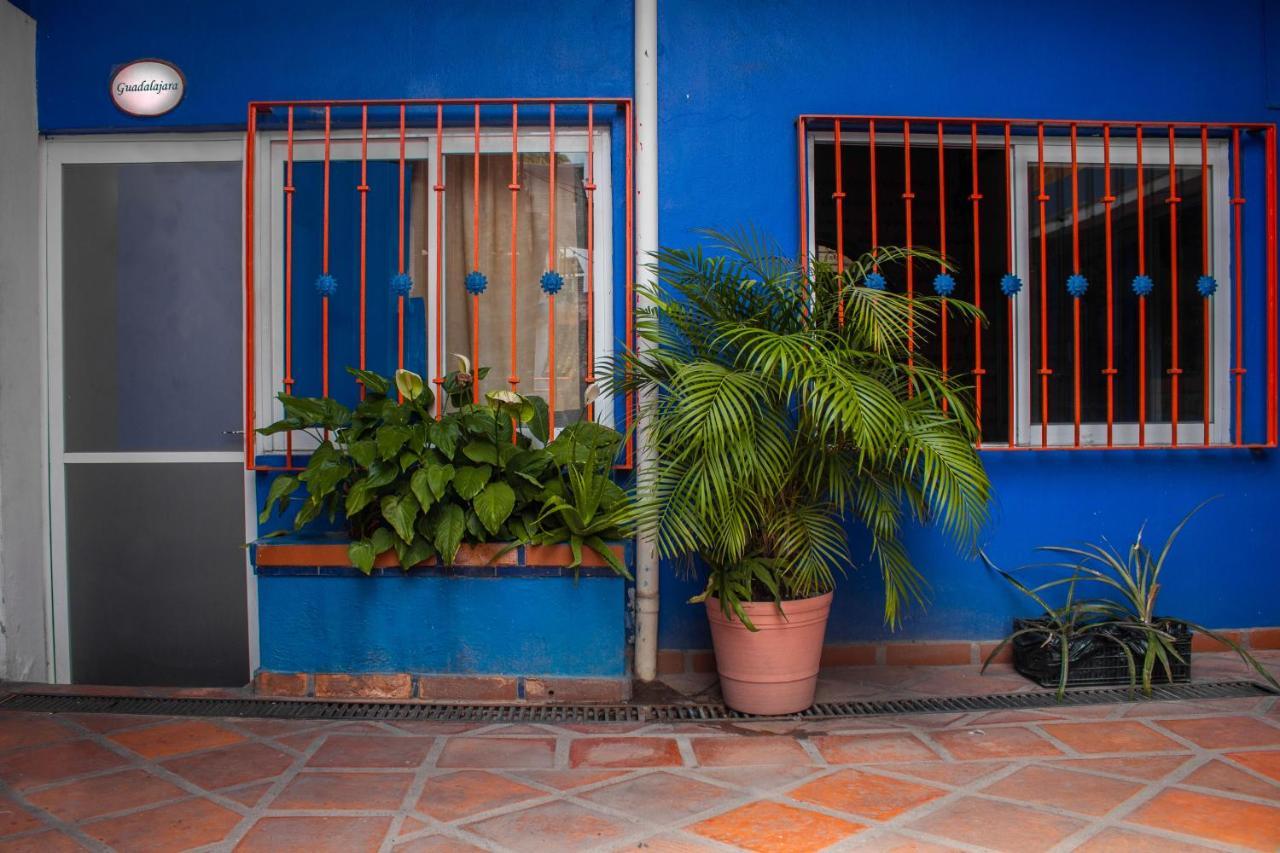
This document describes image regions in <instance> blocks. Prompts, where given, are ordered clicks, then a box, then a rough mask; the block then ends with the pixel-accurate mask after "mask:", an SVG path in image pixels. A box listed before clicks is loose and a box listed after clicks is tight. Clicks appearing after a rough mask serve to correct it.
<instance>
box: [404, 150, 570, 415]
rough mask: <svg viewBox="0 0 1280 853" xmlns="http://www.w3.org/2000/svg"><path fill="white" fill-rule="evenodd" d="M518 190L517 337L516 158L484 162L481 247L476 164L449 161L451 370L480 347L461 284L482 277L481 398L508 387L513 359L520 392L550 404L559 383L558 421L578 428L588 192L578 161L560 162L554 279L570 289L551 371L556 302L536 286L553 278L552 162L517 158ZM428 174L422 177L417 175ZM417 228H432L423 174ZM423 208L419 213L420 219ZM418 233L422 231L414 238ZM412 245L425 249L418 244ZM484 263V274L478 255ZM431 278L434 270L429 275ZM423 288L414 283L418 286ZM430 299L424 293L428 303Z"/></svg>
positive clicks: (422, 259)
mask: <svg viewBox="0 0 1280 853" xmlns="http://www.w3.org/2000/svg"><path fill="white" fill-rule="evenodd" d="M517 162H518V175H519V181H518V182H519V184H520V186H521V189H520V191H519V192H518V193H516V194H515V195H516V241H515V256H516V283H515V303H514V304H515V308H514V311H515V324H514V336H513V333H512V332H513V327H512V322H511V317H512V299H511V286H512V282H511V251H512V242H511V216H512V210H511V196H512V193H511V190H510V189H509V184H510V183H511V155H510V154H485V155H481V157H480V170H479V171H480V180H479V229H478V230H479V242H478V249H479V251H478V253H477V252H476V249H477V242H476V239H475V233H474V224H473V218H472V217H473V212H474V211H475V209H476V208H475V205H476V191H475V183H474V172H473V169H474V160H473V158H472V156H471V155H451V156H447V157H446V158H445V187H446V189H445V201H444V210H445V221H444V231H445V233H444V303H445V309H444V313H445V324H444V337H445V341H444V344H445V352H446V354H447V357H448V359H449V360H448V362H447V364H446V366H445V367H446V369H448V370H453V369H456V368H455V366H454V360H453V358H452V354H453V353H463V354H465V355H466V356H467V357H468V358H470V357H471V355H472V352H473V343H474V342H475V341H476V340H477V338H476V337H475V332H476V329H477V324H476V320H477V314H476V313H475V312H476V306H475V305H474V301H473V300H472V299H471V296H470V294H468V293H467V291H466V287H465V284H464V280H465V278H466V275H467V273H468V272H470V271H471V270H472V269H476V268H478V269H479V270H480V271H481V272H483V273H484V274H485V276H486V277H487V278H488V288H487V289H486V290H485V292H484V294H482V295H481V296H480V299H479V306H478V307H479V314H478V320H479V322H478V332H479V337H478V342H479V354H480V360H479V364H480V365H482V366H487V367H489V368H491V370H490V373H489V377H488V379H486V380H485V381H484V382H483V383H482V385H481V389H482V391H489V390H494V389H503V388H510V387H511V385H510V384H509V381H508V380H509V377H510V376H511V375H512V354H513V350H514V355H515V366H514V369H515V376H517V377H518V378H519V384H518V385H517V386H516V388H517V390H518V391H520V392H522V393H525V394H536V395H538V396H541V397H544V398H549V397H550V393H549V392H550V387H551V382H552V376H553V375H554V381H555V389H556V391H555V397H556V421H557V424H558V425H563V424H565V423H568V422H570V421H572V420H574V419H575V418H576V417H577V415H578V411H579V409H580V408H581V405H582V404H581V400H582V391H583V383H582V377H583V376H584V375H585V374H586V359H587V358H588V357H589V356H588V353H587V352H586V245H587V228H586V225H587V216H586V193H585V190H584V189H583V186H582V184H583V162H582V159H581V156H577V157H576V162H575V155H568V156H565V155H561V156H559V157H558V158H557V163H556V251H555V266H556V270H557V271H558V272H559V273H560V275H561V276H562V277H563V278H564V287H563V289H562V290H561V291H560V292H559V293H558V294H557V295H556V299H555V362H556V363H555V369H554V371H553V370H552V369H551V365H550V363H549V359H550V349H551V347H550V344H551V334H550V327H549V322H550V314H551V311H550V309H551V301H550V300H549V299H548V298H547V295H546V294H545V293H543V291H542V288H541V286H540V279H541V277H542V274H543V273H544V272H545V271H546V270H547V260H548V242H547V241H548V225H549V223H550V210H549V200H550V199H549V183H548V178H549V172H550V169H549V167H548V162H549V161H548V155H546V154H523V155H520V157H519V159H518V161H517ZM421 171H423V172H425V170H421ZM414 178H415V181H414V193H413V199H414V210H413V217H414V221H415V222H426V221H427V220H426V215H425V214H426V210H425V205H426V204H434V192H432V191H431V189H430V187H429V186H427V184H426V180H425V175H418V174H415V176H414ZM420 206H422V207H423V209H422V210H421V212H420V210H419V208H420ZM415 230H418V229H415ZM415 239H416V240H420V237H419V236H418V235H415ZM424 250H425V245H424V246H422V247H416V250H415V252H414V258H415V260H416V261H417V262H418V264H417V265H416V266H417V268H415V270H414V281H415V283H417V282H425V281H427V280H428V278H427V257H426V252H425V251H424ZM477 254H478V256H479V264H478V267H477V265H476V255H477ZM431 272H432V273H434V270H432V271H431ZM416 286H417V284H415V287H416ZM420 295H425V289H424V294H420ZM434 307H435V306H434V305H429V306H428V311H427V316H428V323H427V324H428V329H427V341H428V347H429V348H430V349H431V351H432V352H434V348H435V319H434V311H433V309H434Z"/></svg>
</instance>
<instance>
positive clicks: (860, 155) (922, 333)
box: [813, 142, 1009, 442]
mask: <svg viewBox="0 0 1280 853" xmlns="http://www.w3.org/2000/svg"><path fill="white" fill-rule="evenodd" d="M842 147H843V148H844V151H843V152H842V156H843V163H842V168H843V183H844V192H845V194H846V198H845V201H844V254H845V256H846V257H850V258H852V257H857V256H858V255H860V254H862V253H864V252H867V251H870V250H871V202H870V199H871V168H870V167H871V160H870V149H869V147H868V146H867V144H866V143H860V144H859V143H852V144H850V143H845V144H844V145H843V146H842ZM834 151H835V146H834V145H833V144H832V143H829V142H825V143H824V142H818V143H816V144H815V146H814V154H813V177H814V193H813V198H814V201H813V228H814V235H815V245H816V247H817V252H818V255H819V256H821V257H830V258H834V257H835V254H836V203H835V200H834V199H833V198H832V193H834V192H835V159H834ZM977 160H978V163H977V166H978V192H979V193H980V194H981V195H982V196H983V200H982V201H981V202H980V203H979V204H978V206H977V216H978V221H977V227H978V230H979V234H980V240H979V244H980V246H981V250H980V253H979V256H978V257H977V258H976V259H975V257H974V205H973V202H972V200H971V199H970V194H971V193H972V190H973V160H972V154H971V151H970V148H969V146H968V145H967V144H965V145H959V144H957V145H954V146H951V145H948V146H947V147H945V148H944V151H943V174H944V176H945V179H946V180H945V184H946V193H945V199H944V205H943V207H944V208H945V211H946V222H947V234H946V254H947V258H948V260H949V267H950V269H949V271H950V273H951V275H952V276H953V277H954V278H955V280H956V290H955V293H954V296H955V297H956V298H959V299H964V300H967V301H969V302H977V301H980V302H981V305H982V309H983V311H984V312H985V313H986V316H987V325H986V326H984V327H982V329H981V331H980V334H981V339H982V368H983V370H984V371H986V373H985V375H984V376H983V382H982V400H981V402H982V435H983V440H984V441H988V442H1004V441H1007V440H1008V436H1009V349H1008V337H1007V331H1006V330H1007V324H1008V312H1009V300H1008V298H1007V297H1005V296H1004V295H1003V294H1002V293H1001V292H1000V278H1001V277H1002V276H1003V275H1004V274H1005V272H1007V271H1008V270H1007V262H1006V246H1005V198H1006V197H1005V186H1006V184H1005V171H1004V150H1003V148H998V149H992V148H986V147H982V148H979V149H978V156H977ZM904 166H905V161H904V158H903V147H902V145H901V144H893V143H888V142H877V144H876V176H875V182H876V238H877V242H879V244H880V245H881V246H904V245H906V240H907V229H906V226H907V217H906V202H905V200H904V199H903V193H904V191H905V178H906V175H905V168H904ZM911 190H912V192H913V193H914V195H915V198H914V200H913V202H912V211H911V225H912V245H914V246H916V247H927V248H930V249H934V250H940V249H941V248H942V244H943V241H942V228H941V216H940V211H939V204H938V200H939V187H938V153H937V149H936V148H935V147H931V146H921V145H912V151H911ZM975 269H977V270H978V272H979V273H980V277H979V278H980V280H979V284H978V290H980V291H981V292H980V299H979V298H978V296H977V295H975V287H974V271H975ZM938 272H939V269H938V265H937V264H935V263H931V262H925V261H916V262H915V263H914V264H913V279H914V289H915V292H916V293H928V294H932V293H933V280H934V277H935V276H936V275H937V274H938ZM884 273H885V277H886V278H887V279H888V282H889V287H890V289H892V290H895V291H898V292H905V291H906V270H905V268H903V267H901V266H895V267H893V268H891V269H886V270H884ZM938 332H939V330H938V329H936V328H932V329H931V328H924V327H919V328H918V329H917V334H918V342H917V347H918V351H919V352H920V354H921V356H922V357H923V358H926V359H928V360H929V361H930V362H932V363H933V364H935V365H939V366H940V365H941V363H942V341H941V338H940V336H939V334H938ZM975 353H976V347H975V329H974V324H973V323H971V322H964V323H961V322H960V321H959V320H953V321H951V322H949V323H948V329H947V361H948V368H949V372H950V373H951V374H952V375H955V376H960V377H961V378H962V379H963V380H964V381H966V382H967V383H969V384H970V385H971V386H973V385H975V384H976V383H975V381H974V380H975V378H976V376H975V374H974V372H973V371H974V367H975Z"/></svg>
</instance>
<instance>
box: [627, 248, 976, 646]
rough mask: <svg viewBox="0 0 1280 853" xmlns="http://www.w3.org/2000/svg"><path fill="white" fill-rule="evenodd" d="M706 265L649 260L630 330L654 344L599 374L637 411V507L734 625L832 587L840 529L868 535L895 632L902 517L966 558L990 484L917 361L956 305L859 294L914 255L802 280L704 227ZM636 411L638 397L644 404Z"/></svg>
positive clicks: (958, 403)
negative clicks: (651, 474) (709, 248)
mask: <svg viewBox="0 0 1280 853" xmlns="http://www.w3.org/2000/svg"><path fill="white" fill-rule="evenodd" d="M705 233H706V235H707V236H708V237H709V238H710V240H711V241H712V243H713V244H715V245H714V247H713V248H714V253H712V254H704V252H703V250H702V249H701V248H692V249H663V250H660V251H659V252H658V253H657V254H656V257H655V261H654V263H653V264H652V269H653V270H654V271H655V273H656V277H657V279H658V282H657V284H656V285H654V286H652V287H649V288H648V289H647V296H648V297H649V298H650V299H652V300H653V306H654V307H653V308H652V309H648V310H644V311H641V312H640V316H639V317H638V323H637V332H638V334H639V335H640V337H641V338H642V339H643V340H645V341H648V342H650V343H652V344H653V346H652V347H650V348H647V349H645V350H643V351H629V352H627V353H626V354H625V355H624V356H623V357H622V358H621V359H620V361H619V362H618V363H617V364H616V365H615V370H614V375H615V376H616V377H617V382H618V384H619V386H620V388H621V389H622V390H630V391H636V392H639V391H645V390H652V391H656V393H655V394H652V395H646V396H647V397H649V398H651V401H650V402H647V403H645V404H644V405H642V407H641V412H640V417H641V418H642V419H643V421H644V422H646V423H647V425H648V427H649V430H648V441H650V442H651V443H652V448H653V449H654V451H656V453H657V456H658V460H659V464H658V470H657V474H656V477H655V478H654V479H653V481H652V482H651V484H650V486H649V487H648V488H646V489H644V490H642V492H641V494H640V500H641V503H642V507H641V519H642V524H644V525H646V526H647V528H648V529H651V530H653V531H655V532H656V534H657V536H658V542H659V548H660V551H661V552H662V553H663V554H664V555H665V556H671V557H685V556H692V555H696V556H698V557H700V558H701V559H702V561H703V562H704V563H705V564H706V566H707V568H708V570H709V573H708V582H707V586H706V589H705V590H704V592H703V593H702V595H700V596H698V597H697V598H695V599H694V600H695V601H696V600H702V599H705V598H707V597H708V596H714V597H716V598H717V599H719V601H720V603H721V606H722V607H723V608H724V610H725V612H726V614H728V613H729V612H730V611H732V612H734V613H736V614H737V616H738V618H739V619H741V620H742V621H743V622H744V623H745V624H747V625H748V626H750V621H749V619H748V618H747V616H746V613H745V612H744V611H743V608H742V607H741V604H742V602H745V601H763V600H770V599H773V600H775V601H781V600H785V599H793V598H804V597H809V596H813V595H818V594H821V593H824V592H826V591H828V590H830V589H831V588H832V587H833V586H834V583H835V576H836V574H837V573H840V572H842V571H843V570H845V569H846V568H847V567H850V566H852V565H853V564H854V561H853V559H852V555H851V552H850V548H849V540H848V535H847V531H846V527H845V523H846V522H847V521H848V520H850V519H856V520H857V521H860V522H861V523H862V524H863V525H865V527H866V529H867V530H868V531H869V533H870V536H871V543H872V547H871V557H872V559H874V560H875V561H876V562H877V563H878V565H879V569H880V572H881V575H882V576H883V579H884V588H885V600H884V611H885V619H886V621H887V622H888V623H889V624H891V625H897V624H898V623H899V622H900V621H901V619H902V617H903V615H904V612H905V610H906V608H907V606H908V605H909V604H910V603H911V602H913V601H919V600H922V598H923V595H924V587H925V582H924V578H923V576H922V575H921V573H920V571H919V570H918V569H917V568H916V566H915V565H914V564H913V562H912V560H911V558H910V556H909V555H908V553H907V550H906V549H905V548H904V547H903V543H902V531H903V526H904V524H906V523H907V522H908V520H909V519H911V518H914V519H915V520H917V521H921V522H925V523H932V524H937V525H938V526H939V527H940V528H941V529H942V530H943V531H945V532H946V533H947V534H948V535H949V536H950V537H951V538H952V539H953V540H954V541H955V542H956V543H957V544H959V545H961V546H963V547H971V546H972V545H973V544H974V542H975V540H976V537H977V534H978V531H979V530H980V528H981V527H982V525H983V524H984V522H985V520H986V515H987V506H988V501H989V495H990V483H989V481H988V479H987V476H986V473H985V471H984V470H983V467H982V463H981V461H980V459H979V457H978V454H977V452H976V450H975V442H976V441H977V439H978V431H977V427H976V425H975V423H974V419H973V417H972V415H971V414H970V406H969V400H968V396H967V389H965V388H963V387H962V386H961V385H960V384H959V383H958V382H957V381H956V380H955V379H954V378H951V379H948V378H947V377H944V376H943V375H942V374H941V372H940V371H938V370H937V369H935V368H934V367H933V366H931V365H930V364H928V363H927V362H926V361H925V360H924V359H922V358H921V357H920V355H919V352H918V350H917V351H916V352H915V353H914V355H913V354H912V351H911V346H910V343H909V341H910V340H911V339H912V336H913V335H914V339H915V341H916V342H917V345H918V343H919V341H920V339H921V338H922V337H923V336H924V335H925V334H926V333H927V332H926V330H928V329H930V328H932V327H933V324H934V320H935V319H936V317H937V315H938V312H939V311H940V310H944V308H945V310H952V311H956V312H959V313H961V314H962V315H963V316H965V317H968V318H970V319H972V318H973V317H977V316H981V315H980V314H979V313H978V311H977V309H975V308H973V307H972V306H970V305H968V304H966V303H963V302H959V301H957V300H950V299H949V300H946V302H945V306H944V304H943V303H942V301H941V300H939V299H936V298H933V297H923V298H922V297H916V298H915V299H913V300H907V299H906V298H905V297H903V296H900V295H897V294H894V293H891V292H888V291H884V290H878V289H873V288H870V287H867V286H865V280H866V277H867V276H868V275H869V274H871V273H872V272H873V271H874V270H876V269H878V268H883V267H885V266H887V265H891V264H896V263H900V262H901V261H903V260H904V259H906V258H908V257H917V256H918V257H925V258H931V259H934V260H937V256H936V255H933V254H931V253H928V252H921V251H908V250H904V249H895V248H881V249H879V250H878V251H877V253H876V255H875V257H872V256H871V255H864V256H863V257H861V258H859V259H857V260H855V261H852V262H850V263H849V264H848V265H847V268H846V269H845V271H844V272H843V273H842V274H837V273H836V272H835V271H834V270H833V269H832V268H831V267H830V266H829V265H827V264H822V263H818V262H816V261H815V262H814V263H811V264H809V265H808V267H809V271H808V272H806V271H805V270H803V269H802V267H801V265H800V264H798V263H797V262H795V261H794V260H790V259H787V258H785V257H783V256H782V254H781V252H780V251H779V250H778V249H777V247H776V244H774V243H773V242H771V241H769V240H768V239H767V238H764V237H762V236H760V235H759V234H758V233H756V232H754V231H751V230H743V231H740V232H737V233H732V234H729V233H723V232H714V231H708V232H705ZM642 399H643V398H642Z"/></svg>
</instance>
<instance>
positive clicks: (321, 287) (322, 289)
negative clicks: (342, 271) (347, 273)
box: [316, 273, 338, 296]
mask: <svg viewBox="0 0 1280 853" xmlns="http://www.w3.org/2000/svg"><path fill="white" fill-rule="evenodd" d="M337 292H338V280H337V279H336V278H334V277H333V276H331V275H329V274H328V273H324V274H322V275H321V276H320V277H319V278H317V279H316V293H318V294H320V295H321V296H333V294H335V293H337Z"/></svg>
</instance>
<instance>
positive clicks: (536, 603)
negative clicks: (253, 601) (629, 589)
mask: <svg viewBox="0 0 1280 853" xmlns="http://www.w3.org/2000/svg"><path fill="white" fill-rule="evenodd" d="M264 571H265V570H264ZM314 571H315V570H314V569H312V572H313V574H311V575H309V576H303V575H290V574H265V573H264V574H263V575H262V576H260V577H259V578H258V610H259V614H260V624H259V631H260V635H259V637H260V642H261V648H262V668H263V669H266V670H271V671H274V672H367V673H379V672H384V673H385V672H411V673H417V674H445V673H448V674H455V675H522V676H556V677H563V678H621V677H623V676H624V675H625V674H626V672H627V663H628V661H627V654H626V648H627V643H626V629H625V625H624V622H623V620H622V619H621V618H620V616H619V614H620V613H621V612H622V610H623V607H624V604H625V602H624V592H623V581H622V579H621V578H618V577H608V576H604V577H589V576H584V577H581V578H578V579H574V578H572V577H535V576H525V577H506V576H504V577H488V578H482V577H449V576H441V575H440V574H438V573H436V572H435V571H432V570H429V569H417V570H415V571H413V572H410V573H408V574H404V573H401V572H400V571H399V570H398V569H397V570H394V571H391V572H385V573H379V576H377V577H372V578H366V577H360V576H358V575H357V576H337V577H334V576H323V577H322V576H318V575H316V574H314ZM348 574H353V575H354V571H353V572H351V573H348ZM505 574H507V573H505V572H504V575H505ZM568 614H572V615H573V618H572V620H567V616H568ZM567 621H568V622H570V624H569V625H568V626H566V622H567ZM566 627H568V630H566Z"/></svg>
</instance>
